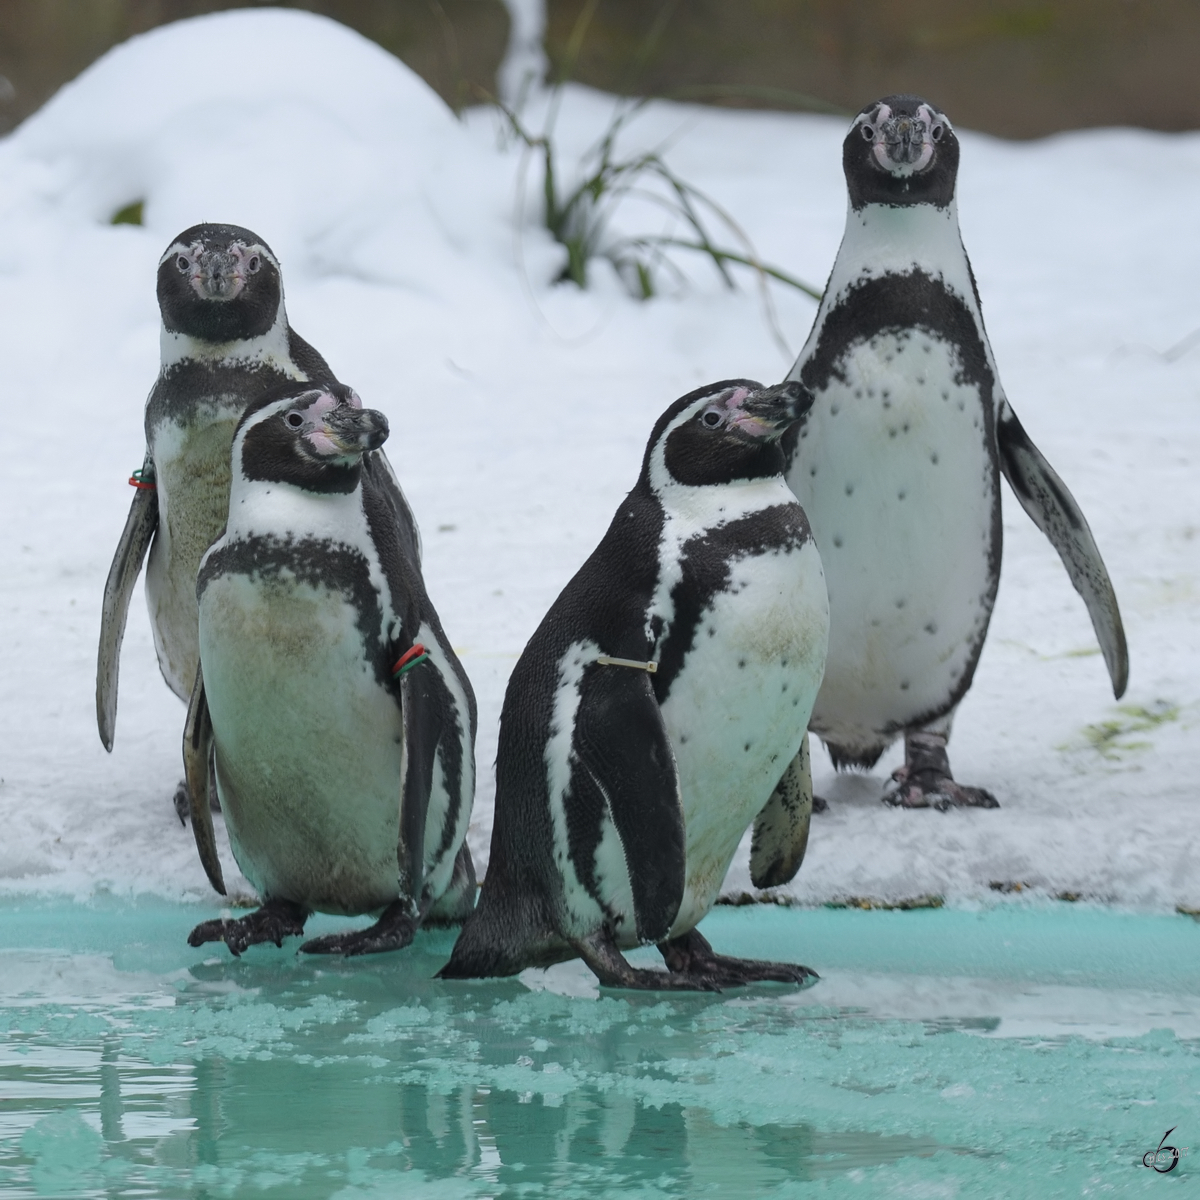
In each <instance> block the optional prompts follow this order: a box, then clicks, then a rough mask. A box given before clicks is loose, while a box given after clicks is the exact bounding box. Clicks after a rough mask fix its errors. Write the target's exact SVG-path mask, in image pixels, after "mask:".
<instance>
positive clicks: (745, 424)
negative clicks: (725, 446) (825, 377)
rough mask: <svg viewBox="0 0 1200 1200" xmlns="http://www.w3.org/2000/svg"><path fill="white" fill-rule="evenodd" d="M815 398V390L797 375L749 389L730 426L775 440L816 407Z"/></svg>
mask: <svg viewBox="0 0 1200 1200" xmlns="http://www.w3.org/2000/svg"><path fill="white" fill-rule="evenodd" d="M814 399H815V397H814V396H813V394H812V392H810V391H809V390H808V388H806V387H805V386H804V384H802V383H799V382H797V381H796V380H795V379H789V380H787V381H786V382H785V383H780V384H777V385H776V386H775V387H769V388H760V389H759V390H758V391H755V392H749V393H748V394H747V395H746V397H745V399H743V400H742V401H741V402H740V404H738V406H737V407H738V410H739V411H738V413H737V415H736V416H735V417H734V418H733V419H732V420H731V421H730V427H731V428H733V429H736V430H738V432H740V433H742V434H744V435H745V436H747V437H750V438H753V439H755V440H756V441H773V440H774V439H775V438H778V437H782V436H783V433H784V431H785V430H786V429H787V428H788V426H789V425H793V424H795V423H796V422H797V421H798V420H799V419H800V418H801V417H802V416H804V414H805V413H806V412H808V410H809V409H810V408H812V405H813V400H814Z"/></svg>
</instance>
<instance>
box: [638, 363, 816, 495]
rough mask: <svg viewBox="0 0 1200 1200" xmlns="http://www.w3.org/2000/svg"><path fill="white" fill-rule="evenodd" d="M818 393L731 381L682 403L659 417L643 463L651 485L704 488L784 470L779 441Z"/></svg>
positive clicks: (702, 390)
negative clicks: (709, 485) (678, 485)
mask: <svg viewBox="0 0 1200 1200" xmlns="http://www.w3.org/2000/svg"><path fill="white" fill-rule="evenodd" d="M812 403H813V394H812V392H810V391H809V390H808V389H807V388H806V387H805V386H804V385H803V384H801V383H797V382H796V381H794V380H788V381H787V382H786V383H781V384H778V385H777V386H775V387H763V385H762V384H761V383H755V381H754V380H753V379H726V380H723V381H722V382H721V383H710V384H709V385H708V386H707V387H702V388H698V389H697V390H696V391H694V392H691V393H689V394H688V395H686V396H684V397H682V398H681V399H679V400H676V401H675V403H674V404H672V405H671V407H670V408H668V409H667V411H666V412H665V413H663V415H662V416H661V417H659V419H658V423H657V424H656V425H655V427H654V432H653V433H652V434H651V435H650V443H649V445H648V446H647V447H646V457H645V459H644V461H643V465H642V474H643V477H644V478H645V479H646V480H647V482H648V483H649V485H650V487H651V488H652V489H653V490H654V491H655V492H658V493H660V494H661V493H663V492H664V491H666V490H667V489H668V488H670V487H671V486H672V485H675V484H681V485H683V486H685V487H703V486H705V485H708V484H720V483H732V482H734V481H735V480H740V479H762V478H765V477H768V476H771V475H779V474H782V472H783V451H782V450H781V449H780V446H779V439H780V438H781V437H782V436H783V433H784V431H785V430H787V428H788V427H789V426H790V425H791V424H793V422H795V421H797V420H799V418H800V417H802V416H803V415H804V414H805V413H806V412H807V411H808V410H809V408H811V407H812Z"/></svg>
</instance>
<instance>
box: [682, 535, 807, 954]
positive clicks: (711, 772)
mask: <svg viewBox="0 0 1200 1200" xmlns="http://www.w3.org/2000/svg"><path fill="white" fill-rule="evenodd" d="M828 628H829V608H828V602H827V600H826V592H825V579H824V575H823V572H822V569H821V560H820V557H819V555H818V553H817V549H816V547H815V545H814V544H813V542H812V541H811V540H805V541H804V542H803V544H801V545H798V546H797V545H789V546H784V547H780V548H777V549H772V550H767V551H765V552H762V553H756V554H753V555H746V556H743V557H736V558H734V559H732V560H731V561H730V563H729V573H728V579H727V583H726V586H725V587H724V588H722V589H721V590H719V591H717V592H715V593H714V594H712V595H711V596H709V597H707V598H706V599H705V602H704V603H703V606H702V607H701V608H700V609H699V617H698V619H697V621H696V624H695V627H694V630H693V632H692V641H691V646H690V648H689V649H688V651H687V653H686V654H685V656H684V659H683V663H682V666H681V668H680V670H679V673H678V675H677V676H676V677H675V678H674V680H673V681H672V682H671V685H670V691H669V693H668V695H667V696H666V698H665V699H664V700H663V701H662V705H661V708H662V715H663V721H664V723H665V725H666V728H667V733H668V736H669V737H670V739H671V745H672V747H673V749H674V752H675V759H676V765H677V768H678V772H679V781H680V792H681V796H682V801H683V819H684V831H685V846H686V851H685V853H686V864H685V875H686V882H685V888H684V896H683V901H682V904H681V905H680V909H679V914H678V916H677V918H676V921H675V924H674V926H673V927H672V933H671V936H676V935H678V934H680V933H683V932H686V931H687V930H689V929H691V928H692V927H693V926H694V925H695V924H696V923H697V922H698V921H699V920H700V919H701V918H702V917H703V916H704V915H705V914H706V913H707V912H708V911H709V909H710V908H711V907H712V905H713V903H714V902H715V901H716V898H717V894H718V892H719V890H720V887H721V884H722V882H723V881H724V878H725V874H726V872H727V871H728V869H729V864H730V861H731V860H732V858H733V855H734V852H735V850H736V849H737V846H738V843H739V841H740V840H741V837H742V834H743V833H744V832H745V830H746V827H747V826H748V825H749V824H750V822H751V821H753V820H754V818H755V817H756V816H757V815H758V813H759V812H760V811H761V810H762V808H763V806H764V805H765V804H766V802H767V800H768V799H769V798H770V795H771V792H772V791H773V790H774V788H775V786H776V784H777V783H778V782H779V779H780V777H781V776H782V775H783V772H784V770H785V769H786V768H787V766H788V764H789V763H790V762H791V760H792V759H793V758H794V757H795V755H796V754H797V753H798V751H799V749H800V743H801V741H802V739H803V737H804V731H805V729H806V728H807V725H808V719H809V714H810V712H811V710H812V705H813V700H814V698H815V697H816V694H817V689H818V688H819V686H820V683H821V675H822V668H823V665H824V660H825V650H826V642H827V638H828Z"/></svg>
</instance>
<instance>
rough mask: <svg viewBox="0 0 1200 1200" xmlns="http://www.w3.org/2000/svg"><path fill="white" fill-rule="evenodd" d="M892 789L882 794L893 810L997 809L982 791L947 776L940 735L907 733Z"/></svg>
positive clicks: (996, 803) (947, 764) (946, 757)
mask: <svg viewBox="0 0 1200 1200" xmlns="http://www.w3.org/2000/svg"><path fill="white" fill-rule="evenodd" d="M892 782H893V783H894V784H895V786H894V787H892V788H889V789H888V790H887V791H886V792H884V794H883V802H884V804H890V805H892V807H893V808H936V809H937V810H938V811H939V812H945V811H946V810H947V809H948V808H999V807H1000V802H999V801H998V800H997V799H996V797H995V796H993V795H992V793H991V792H989V791H987V790H986V789H985V788H973V787H963V786H962V784H960V783H955V782H954V777H953V776H952V775H951V774H950V756H949V755H948V754H947V753H946V738H945V736H944V735H943V734H940V733H910V734H907V735H906V736H905V738H904V766H902V767H898V768H897V769H896V770H895V771H893V772H892Z"/></svg>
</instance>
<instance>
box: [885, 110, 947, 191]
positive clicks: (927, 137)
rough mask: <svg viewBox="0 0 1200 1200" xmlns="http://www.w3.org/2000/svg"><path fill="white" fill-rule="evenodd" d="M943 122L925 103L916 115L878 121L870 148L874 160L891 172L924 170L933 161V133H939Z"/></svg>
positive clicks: (909, 173)
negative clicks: (873, 141) (873, 142)
mask: <svg viewBox="0 0 1200 1200" xmlns="http://www.w3.org/2000/svg"><path fill="white" fill-rule="evenodd" d="M885 111H888V110H886V109H885ZM942 125H943V122H942V121H940V120H939V119H938V117H937V116H936V115H935V114H934V112H933V111H932V109H930V107H929V105H927V104H922V105H921V106H920V108H919V109H918V110H917V113H916V114H915V115H912V114H909V113H899V114H897V115H896V116H887V117H885V118H884V119H882V120H880V121H877V122H876V125H875V144H874V146H873V147H872V153H873V154H874V157H875V161H876V162H877V163H878V164H879V166H881V167H882V168H883V169H884V170H885V171H890V172H891V173H892V174H893V175H900V176H906V175H915V174H917V172H919V171H924V170H925V168H926V167H928V166H929V165H930V163H932V162H933V156H934V151H935V149H936V142H935V138H934V133H935V132H936V133H937V134H938V135H939V136H940V134H941V128H942ZM935 127H936V129H935Z"/></svg>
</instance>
